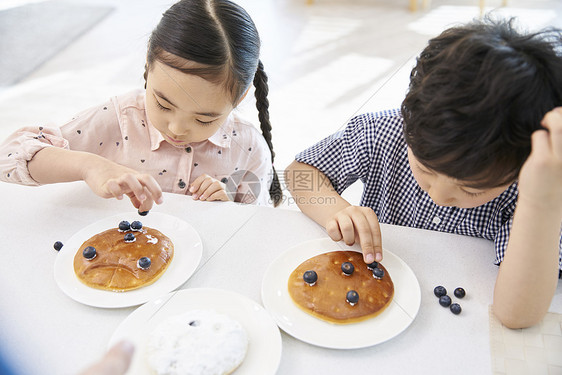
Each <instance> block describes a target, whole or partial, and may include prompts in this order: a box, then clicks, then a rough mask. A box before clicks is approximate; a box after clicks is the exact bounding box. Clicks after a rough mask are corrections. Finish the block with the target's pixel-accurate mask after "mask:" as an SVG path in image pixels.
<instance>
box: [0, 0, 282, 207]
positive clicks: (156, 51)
mask: <svg viewBox="0 0 562 375" xmlns="http://www.w3.org/2000/svg"><path fill="white" fill-rule="evenodd" d="M259 50H260V39H259V35H258V32H257V29H256V27H255V25H254V23H253V21H252V19H251V18H250V16H249V15H248V13H247V12H246V11H245V10H244V9H243V8H242V7H240V6H239V5H237V4H235V3H233V2H231V1H228V0H181V1H179V2H177V3H176V4H174V5H172V7H171V8H169V9H168V10H167V11H166V12H165V13H164V14H163V16H162V19H161V20H160V22H159V24H158V25H157V27H156V28H155V29H154V31H153V32H152V34H151V36H150V39H149V42H148V52H147V60H146V65H145V73H144V78H145V89H144V90H137V91H134V92H131V93H128V94H125V95H121V96H116V97H113V98H111V100H110V101H109V102H107V103H105V104H102V105H100V106H96V107H94V108H91V109H88V110H86V111H83V112H81V113H80V114H78V115H77V116H76V117H75V118H73V119H72V120H71V121H69V122H68V123H66V124H64V125H63V126H61V127H60V128H59V127H48V126H35V127H26V128H22V129H20V130H18V131H17V132H16V133H14V134H13V135H12V136H10V137H9V138H8V139H7V140H6V141H5V142H4V143H3V145H2V146H1V147H0V149H1V150H2V152H1V154H2V155H1V156H0V174H1V176H0V179H2V180H4V181H7V182H14V183H20V184H26V185H40V184H48V183H56V182H66V181H77V180H84V181H85V182H86V183H87V184H88V185H89V186H90V188H91V189H92V190H93V191H94V192H95V193H96V194H98V195H99V196H101V197H104V198H111V197H115V198H117V199H122V198H123V195H127V196H128V197H129V198H130V200H131V202H132V203H133V205H134V206H135V207H136V208H137V209H139V211H140V212H143V211H148V210H149V209H150V208H151V207H152V205H153V203H154V202H156V203H157V204H160V203H162V191H167V192H174V193H180V194H191V195H192V197H193V198H194V199H199V200H204V201H213V200H222V201H227V200H231V201H236V202H244V203H254V204H263V205H269V204H273V205H277V204H278V203H279V202H280V201H281V198H282V193H281V187H280V184H279V180H278V177H277V174H276V172H275V169H274V168H273V159H274V157H275V153H274V152H273V145H272V142H271V124H270V121H269V111H268V106H269V102H268V100H267V94H268V85H267V75H266V74H265V72H264V68H263V64H262V62H261V61H260V59H259ZM252 84H253V86H254V87H255V97H256V106H257V109H258V112H259V114H258V117H259V121H260V128H261V134H260V132H259V131H258V130H257V129H256V128H255V127H254V126H253V125H252V124H250V123H249V122H247V121H246V120H244V119H242V118H241V117H240V116H239V115H237V114H236V113H235V112H234V111H233V110H234V108H236V106H237V105H238V104H239V103H240V102H241V101H242V100H243V99H244V97H245V96H246V94H247V93H248V91H249V90H250V88H251V86H252Z"/></svg>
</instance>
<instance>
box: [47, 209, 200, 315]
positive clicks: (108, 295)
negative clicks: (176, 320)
mask: <svg viewBox="0 0 562 375" xmlns="http://www.w3.org/2000/svg"><path fill="white" fill-rule="evenodd" d="M122 220H127V221H130V222H132V221H134V220H139V221H140V222H142V223H143V225H145V226H147V227H151V228H154V229H157V230H159V231H160V232H162V233H163V234H164V235H166V236H168V237H169V238H170V240H171V241H172V243H173V244H174V256H173V258H172V261H171V262H170V265H169V266H168V269H167V270H166V271H165V272H164V274H163V275H162V276H161V277H160V278H159V279H158V280H156V281H155V282H154V283H153V284H150V285H147V286H145V287H142V288H139V289H134V290H130V291H127V292H111V291H107V290H101V289H95V288H90V287H89V286H86V285H85V284H83V283H82V282H81V281H80V280H79V279H78V277H77V276H76V274H75V273H74V255H75V254H76V252H77V251H79V250H80V246H81V245H82V243H84V241H86V240H87V239H89V238H90V237H92V236H93V235H95V234H97V233H100V232H103V231H105V230H107V229H111V228H115V227H117V226H118V225H119V223H120V222H121V221H122ZM202 254H203V245H202V243H201V238H200V237H199V234H197V232H196V231H195V229H193V227H192V226H191V225H189V224H188V223H186V222H185V221H183V220H181V219H179V218H177V217H174V216H171V215H166V214H163V213H160V212H151V213H149V214H148V215H147V216H142V217H139V215H138V213H136V212H128V213H122V214H118V215H114V216H110V217H107V218H105V219H102V220H100V221H98V222H95V223H93V224H91V225H88V226H87V227H85V228H83V229H82V230H80V231H78V232H77V233H76V234H74V235H73V236H72V237H71V238H70V239H69V240H68V241H67V242H66V243H65V244H64V246H63V247H62V249H61V250H60V252H59V254H58V255H57V259H56V261H55V281H56V283H57V285H58V286H59V288H60V289H61V290H62V291H63V292H64V293H65V294H66V295H68V296H69V297H70V298H72V299H74V300H75V301H78V302H80V303H83V304H85V305H90V306H95V307H105V308H118V307H127V306H135V305H140V304H142V303H145V302H147V301H150V300H152V299H154V298H156V297H158V296H161V295H163V294H166V293H168V292H171V291H172V290H174V289H176V288H178V287H180V286H181V285H182V284H183V283H185V282H186V281H187V280H188V279H189V278H190V277H191V275H192V274H193V272H195V270H196V269H197V267H198V266H199V262H200V261H201V256H202Z"/></svg>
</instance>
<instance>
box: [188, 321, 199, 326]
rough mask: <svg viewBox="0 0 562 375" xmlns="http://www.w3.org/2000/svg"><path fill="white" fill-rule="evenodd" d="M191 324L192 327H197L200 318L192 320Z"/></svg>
mask: <svg viewBox="0 0 562 375" xmlns="http://www.w3.org/2000/svg"><path fill="white" fill-rule="evenodd" d="M189 325H190V326H192V327H197V326H198V325H199V320H192V321H191V322H189Z"/></svg>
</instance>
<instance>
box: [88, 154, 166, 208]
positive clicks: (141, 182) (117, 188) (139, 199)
mask: <svg viewBox="0 0 562 375" xmlns="http://www.w3.org/2000/svg"><path fill="white" fill-rule="evenodd" d="M86 170H87V171H86V172H85V175H84V181H85V182H86V183H87V184H88V186H90V189H92V191H93V192H94V193H96V194H97V195H99V196H100V197H102V198H112V197H113V198H116V199H118V200H121V199H123V195H126V196H128V197H129V199H130V200H131V203H133V206H135V208H136V209H138V210H139V211H150V209H151V208H152V205H153V204H154V202H156V203H157V204H161V203H162V202H163V198H162V189H161V188H160V185H158V182H156V180H155V179H154V178H153V177H152V176H151V175H149V174H141V173H138V172H137V171H135V170H133V169H131V168H127V167H125V166H123V165H120V164H117V163H113V162H111V161H109V160H107V159H101V158H100V159H98V162H97V163H96V166H94V167H91V168H86Z"/></svg>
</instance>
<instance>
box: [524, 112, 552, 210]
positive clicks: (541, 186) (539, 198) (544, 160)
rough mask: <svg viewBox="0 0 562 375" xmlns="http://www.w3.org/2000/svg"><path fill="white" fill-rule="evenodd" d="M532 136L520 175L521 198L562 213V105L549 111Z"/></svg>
mask: <svg viewBox="0 0 562 375" xmlns="http://www.w3.org/2000/svg"><path fill="white" fill-rule="evenodd" d="M541 125H542V126H543V127H545V128H546V129H548V131H547V130H537V131H535V132H534V133H533V135H532V138H531V147H532V148H531V154H530V155H529V158H528V159H527V160H526V161H525V163H524V164H523V167H522V168H521V172H520V174H519V197H520V199H522V200H525V201H526V202H530V203H532V204H533V205H535V206H538V207H540V208H544V209H547V210H553V209H555V210H558V212H559V213H560V214H562V107H558V108H555V109H553V110H552V111H550V112H548V113H547V114H546V115H545V116H544V118H543V120H542V121H541Z"/></svg>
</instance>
